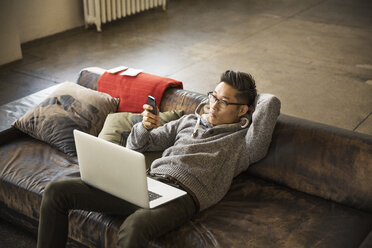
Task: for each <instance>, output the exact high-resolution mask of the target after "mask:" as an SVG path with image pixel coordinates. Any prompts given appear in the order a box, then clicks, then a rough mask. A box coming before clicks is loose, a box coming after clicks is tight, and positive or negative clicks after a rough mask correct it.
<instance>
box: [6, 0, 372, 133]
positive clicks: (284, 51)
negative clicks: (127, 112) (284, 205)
mask: <svg viewBox="0 0 372 248" xmlns="http://www.w3.org/2000/svg"><path fill="white" fill-rule="evenodd" d="M371 10H372V2H371V1H370V0H354V1H348V0H303V1H296V0H281V1H278V0H266V1H259V0H235V1H226V0H203V1H202V0H199V1H197V0H168V9H167V11H166V12H163V11H162V10H161V8H159V9H156V10H151V11H148V12H146V13H142V14H138V15H135V16H131V17H128V18H126V19H122V20H120V21H116V22H114V23H110V24H106V25H103V32H102V33H97V32H96V30H95V28H94V27H92V28H90V29H88V30H85V29H84V28H78V29H74V30H71V31H67V32H64V33H62V34H57V35H54V36H51V37H48V38H44V39H41V40H37V41H34V42H29V43H27V44H24V45H23V46H22V51H23V56H24V59H23V60H22V61H18V62H15V63H11V64H9V65H6V66H2V67H0V105H1V104H6V103H8V102H10V101H13V100H16V99H18V98H20V97H23V96H25V95H28V94H30V93H33V92H36V91H39V90H41V89H44V88H46V87H49V86H52V85H55V84H56V83H61V82H64V81H65V80H70V81H76V78H77V75H78V73H79V71H80V69H82V68H84V67H89V66H100V67H103V68H106V69H109V68H112V67H115V66H118V65H126V66H130V67H134V68H141V69H144V71H146V72H149V73H154V74H158V75H162V76H167V77H171V78H175V79H178V80H181V81H183V83H184V88H185V89H187V90H192V91H197V92H201V93H206V92H207V91H209V90H211V89H213V88H214V86H215V85H216V83H218V80H219V76H220V74H221V73H222V72H223V71H224V70H226V69H234V70H241V71H246V72H250V73H252V74H253V75H254V76H255V78H256V81H257V87H258V90H259V92H269V93H273V94H275V95H277V96H278V97H279V98H280V99H281V101H282V113H285V114H288V115H293V116H297V117H301V118H305V119H310V120H313V121H317V122H321V123H325V124H328V125H333V126H337V127H341V128H345V129H348V130H353V131H357V132H361V133H366V134H370V135H372V114H371V113H372V12H371Z"/></svg>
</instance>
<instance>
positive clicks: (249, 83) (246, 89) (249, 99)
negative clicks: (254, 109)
mask: <svg viewBox="0 0 372 248" xmlns="http://www.w3.org/2000/svg"><path fill="white" fill-rule="evenodd" d="M220 82H225V83H227V84H229V85H230V86H232V87H233V88H235V89H237V90H238V91H239V93H237V94H236V95H235V97H236V98H237V99H238V101H239V102H240V103H245V104H248V106H252V104H253V103H254V101H255V99H256V96H257V90H256V83H255V81H254V79H253V77H252V75H251V74H249V73H245V72H240V71H232V70H227V71H225V72H224V73H222V75H221V79H220Z"/></svg>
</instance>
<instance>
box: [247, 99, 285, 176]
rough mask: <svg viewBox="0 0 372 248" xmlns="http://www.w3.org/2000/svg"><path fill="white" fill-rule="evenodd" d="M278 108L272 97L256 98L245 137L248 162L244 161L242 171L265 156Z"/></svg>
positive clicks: (276, 100) (278, 101) (278, 104)
mask: <svg viewBox="0 0 372 248" xmlns="http://www.w3.org/2000/svg"><path fill="white" fill-rule="evenodd" d="M280 106H281V103H280V100H279V99H278V98H277V97H276V96H274V95H271V94H260V95H259V96H258V99H257V104H256V110H255V111H254V112H253V115H252V124H251V125H250V126H249V128H248V131H247V135H246V147H247V152H248V154H249V162H248V161H245V163H244V164H243V165H242V166H243V168H241V169H242V170H245V169H247V168H248V166H249V165H250V164H252V163H255V162H257V161H259V160H261V159H263V158H264V157H265V156H266V154H267V152H268V149H269V146H270V143H271V138H272V133H273V131H274V128H275V124H276V121H277V119H278V116H279V114H280Z"/></svg>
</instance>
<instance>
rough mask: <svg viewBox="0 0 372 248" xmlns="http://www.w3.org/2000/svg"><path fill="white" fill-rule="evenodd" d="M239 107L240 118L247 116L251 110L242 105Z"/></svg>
mask: <svg viewBox="0 0 372 248" xmlns="http://www.w3.org/2000/svg"><path fill="white" fill-rule="evenodd" d="M239 107H240V108H239V113H238V115H239V117H241V116H243V115H245V114H246V113H247V112H248V110H249V107H248V105H241V106H239Z"/></svg>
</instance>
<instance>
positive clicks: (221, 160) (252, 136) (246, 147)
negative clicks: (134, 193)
mask: <svg viewBox="0 0 372 248" xmlns="http://www.w3.org/2000/svg"><path fill="white" fill-rule="evenodd" d="M204 105H205V103H202V104H201V105H199V107H198V108H197V111H195V114H190V115H185V116H183V117H181V118H180V119H178V120H176V121H172V122H169V123H167V124H165V125H164V126H161V127H158V128H155V129H153V130H151V131H148V130H146V129H145V128H144V127H143V125H142V123H137V124H136V125H134V127H133V129H132V132H131V134H130V135H129V138H128V141H127V147H128V148H130V149H133V150H136V151H140V152H143V151H163V150H164V152H163V155H162V157H161V158H159V159H157V160H155V161H154V162H153V163H152V165H151V173H152V174H160V175H167V176H170V177H172V178H174V179H176V180H177V181H178V182H179V183H180V184H181V185H183V186H184V187H185V188H186V189H187V191H188V192H189V193H191V194H192V195H193V197H194V198H195V199H194V200H196V201H197V204H198V205H199V207H200V210H204V209H206V208H208V207H210V206H212V205H214V204H216V203H217V202H218V201H220V200H221V199H222V198H223V197H224V195H225V194H226V193H227V191H228V190H229V188H230V185H231V183H232V180H233V178H234V177H235V176H237V175H238V174H239V173H241V172H242V171H244V170H246V169H247V168H248V167H249V165H250V164H251V163H254V162H257V161H258V160H260V159H262V158H263V157H264V156H265V155H266V153H267V150H268V147H269V145H270V142H271V136H272V132H273V130H274V127H275V123H276V120H277V118H278V116H279V113H280V101H279V99H278V98H276V97H275V96H273V95H270V94H260V95H259V96H258V97H257V102H256V110H255V111H254V112H253V115H252V122H251V124H250V125H249V126H248V127H247V128H242V127H241V124H240V123H236V124H226V125H218V126H215V127H212V126H211V125H210V124H209V123H208V122H207V121H206V120H205V118H204V117H203V116H202V115H200V114H201V113H202V112H203V110H204V109H205V108H204ZM198 119H199V121H198Z"/></svg>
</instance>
